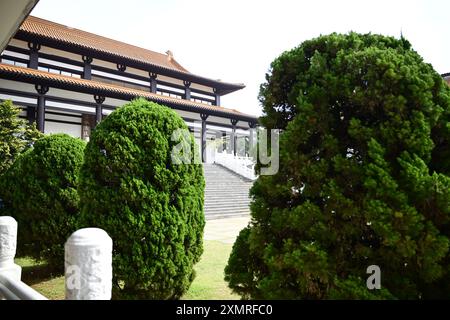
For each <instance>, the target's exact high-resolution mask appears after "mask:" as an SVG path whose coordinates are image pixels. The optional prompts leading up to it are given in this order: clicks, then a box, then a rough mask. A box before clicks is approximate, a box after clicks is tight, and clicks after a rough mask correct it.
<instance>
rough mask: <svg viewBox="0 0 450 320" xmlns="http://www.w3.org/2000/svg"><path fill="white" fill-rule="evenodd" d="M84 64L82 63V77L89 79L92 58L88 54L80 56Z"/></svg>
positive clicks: (90, 77)
mask: <svg viewBox="0 0 450 320" xmlns="http://www.w3.org/2000/svg"><path fill="white" fill-rule="evenodd" d="M82 59H83V62H84V65H83V75H82V77H83V79H87V80H91V79H92V65H91V64H92V58H91V57H88V56H82Z"/></svg>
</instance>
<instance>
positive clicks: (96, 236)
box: [65, 228, 112, 300]
mask: <svg viewBox="0 0 450 320" xmlns="http://www.w3.org/2000/svg"><path fill="white" fill-rule="evenodd" d="M65 277H66V300H109V299H111V289H112V287H111V286H112V240H111V238H110V237H109V236H108V234H107V233H106V232H105V231H104V230H102V229H97V228H86V229H80V230H78V231H75V232H74V233H73V234H72V235H71V236H70V237H69V239H68V240H67V242H66V244H65Z"/></svg>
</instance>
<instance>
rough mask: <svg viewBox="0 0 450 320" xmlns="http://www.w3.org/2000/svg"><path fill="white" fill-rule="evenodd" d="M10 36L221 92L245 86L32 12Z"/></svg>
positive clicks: (155, 53) (166, 56)
mask: <svg viewBox="0 0 450 320" xmlns="http://www.w3.org/2000/svg"><path fill="white" fill-rule="evenodd" d="M14 37H15V38H17V39H19V40H24V41H38V42H40V43H41V44H42V45H44V46H45V45H47V46H51V47H55V48H56V47H58V46H61V45H64V46H66V47H69V48H70V50H72V51H73V52H75V53H77V54H86V55H89V56H92V58H96V59H101V60H102V59H105V60H107V61H111V62H114V63H116V62H118V61H117V60H124V61H123V63H124V64H125V65H129V66H130V67H133V66H134V67H136V68H142V66H145V68H146V69H148V70H147V71H151V72H156V73H157V74H163V75H166V76H169V77H174V78H177V79H181V80H186V81H190V82H194V83H198V84H202V85H205V86H208V87H212V88H216V89H218V90H219V92H220V94H221V95H225V94H228V93H231V92H234V91H236V90H240V89H243V88H245V85H244V84H242V83H229V82H223V81H221V80H216V79H210V78H206V77H203V76H199V75H196V74H193V73H190V72H189V71H187V70H186V69H185V68H184V67H182V66H181V65H180V64H179V63H178V62H177V61H176V60H175V59H174V58H173V55H172V53H171V52H169V51H168V52H167V55H165V54H162V53H158V52H154V51H151V50H147V49H144V48H140V47H137V46H133V45H130V44H127V43H124V42H120V41H117V40H113V39H109V38H106V37H102V36H99V35H96V34H93V33H89V32H86V31H82V30H79V29H75V28H71V27H67V26H65V25H62V24H59V23H56V22H52V21H48V20H44V19H41V18H37V17H33V16H29V17H28V18H27V19H26V20H25V21H24V23H23V24H22V26H21V27H20V28H19V30H18V31H17V33H16V35H15V36H14ZM84 52H85V53H84Z"/></svg>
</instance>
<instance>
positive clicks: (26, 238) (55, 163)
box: [0, 134, 85, 271]
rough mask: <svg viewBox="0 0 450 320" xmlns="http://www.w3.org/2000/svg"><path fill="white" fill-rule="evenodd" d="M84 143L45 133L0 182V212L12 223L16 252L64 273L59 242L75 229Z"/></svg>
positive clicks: (61, 245) (64, 239)
mask: <svg viewBox="0 0 450 320" xmlns="http://www.w3.org/2000/svg"><path fill="white" fill-rule="evenodd" d="M84 147H85V143H84V141H82V140H80V139H77V138H72V137H70V136H68V135H66V134H55V135H48V136H44V137H42V138H40V139H39V140H37V141H36V142H35V143H34V146H33V148H30V149H28V150H27V151H25V152H24V153H23V154H21V155H20V156H19V157H18V158H17V160H16V161H15V162H14V164H13V165H12V166H11V167H10V168H9V169H8V170H7V171H6V173H5V174H4V175H3V177H2V179H1V180H0V197H1V198H3V200H4V204H5V210H6V212H7V213H8V214H9V215H11V216H13V217H14V218H15V219H16V220H17V222H18V224H19V229H18V243H17V245H18V251H19V253H20V254H22V255H24V254H26V255H29V256H31V257H33V258H35V259H38V260H41V259H44V260H46V261H47V262H48V263H49V264H50V265H51V267H53V268H54V269H55V270H57V271H62V270H64V243H65V242H66V240H67V238H68V237H69V236H70V234H71V233H72V232H74V231H75V230H76V218H77V214H78V204H79V197H78V193H77V183H78V173H79V170H80V168H81V165H82V163H83V152H84Z"/></svg>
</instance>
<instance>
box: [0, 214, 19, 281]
mask: <svg viewBox="0 0 450 320" xmlns="http://www.w3.org/2000/svg"><path fill="white" fill-rule="evenodd" d="M16 247H17V221H16V220H15V219H14V218H13V217H8V216H1V217H0V274H2V275H6V276H8V277H10V278H12V279H15V280H16V281H20V276H21V273H22V268H21V267H20V266H18V265H17V264H15V263H14V257H15V256H16Z"/></svg>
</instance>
